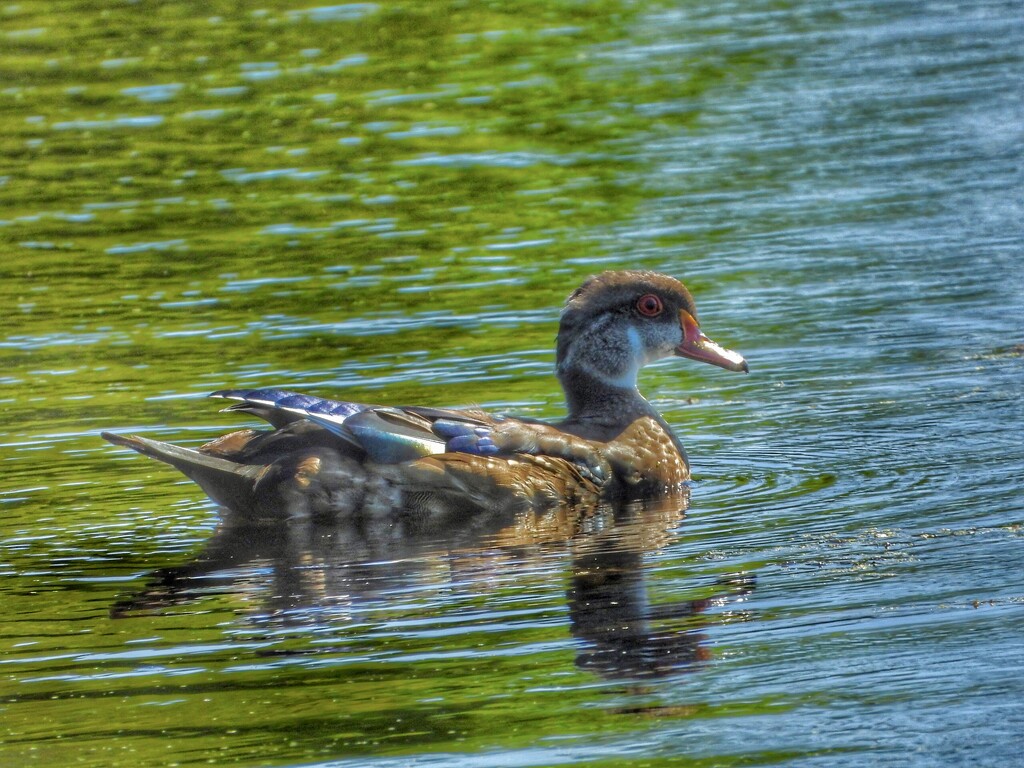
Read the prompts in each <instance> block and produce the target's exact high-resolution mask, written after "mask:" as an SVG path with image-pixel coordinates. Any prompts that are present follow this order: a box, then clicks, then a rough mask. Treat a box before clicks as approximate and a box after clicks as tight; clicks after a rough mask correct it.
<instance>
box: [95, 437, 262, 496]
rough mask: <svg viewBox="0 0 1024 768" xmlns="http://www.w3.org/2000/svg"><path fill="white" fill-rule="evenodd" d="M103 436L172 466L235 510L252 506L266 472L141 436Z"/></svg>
mask: <svg viewBox="0 0 1024 768" xmlns="http://www.w3.org/2000/svg"><path fill="white" fill-rule="evenodd" d="M100 437H102V438H103V439H104V440H107V441H108V442H111V443H113V444H114V445H121V446H124V447H126V448H131V449H132V450H133V451H138V452H139V453H141V454H142V455H144V456H149V457H150V458H153V459H156V460H158V461H162V462H164V463H165V464H170V465H171V466H172V467H174V468H175V469H177V470H179V471H180V472H182V473H184V474H185V476H186V477H188V478H189V479H191V480H192V481H193V482H195V483H196V485H198V486H199V487H200V488H202V489H203V491H205V492H206V495H207V496H209V497H210V498H211V499H213V500H214V501H216V502H217V503H218V504H221V505H223V506H225V507H229V508H231V509H244V508H246V507H248V506H249V505H251V504H252V502H253V494H254V491H255V487H256V482H257V481H258V480H259V477H260V475H261V473H262V472H263V471H264V470H265V467H263V466H260V465H254V464H239V463H238V462H234V461H229V460H228V459H222V458H219V457H217V456H210V455H208V454H205V453H202V452H201V451H196V450H193V449H191V448H182V447H181V446H179V445H171V444H170V443H162V442H160V441H159V440H150V439H149V438H146V437H139V436H138V435H119V434H115V433H113V432H101V433H100Z"/></svg>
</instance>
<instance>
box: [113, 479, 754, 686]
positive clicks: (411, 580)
mask: <svg viewBox="0 0 1024 768" xmlns="http://www.w3.org/2000/svg"><path fill="white" fill-rule="evenodd" d="M688 502H689V493H688V491H686V490H684V492H682V493H679V494H677V495H674V496H672V497H670V498H666V499H660V500H657V501H647V502H632V503H628V504H626V503H622V504H618V505H603V506H600V507H596V508H581V507H574V508H560V509H556V510H551V511H550V512H548V513H546V514H543V515H537V514H532V513H531V514H529V515H519V516H518V517H517V518H515V519H514V520H506V521H504V522H505V524H504V525H503V526H501V527H496V529H492V530H490V531H475V532H472V533H467V532H465V531H458V532H453V533H452V534H451V535H449V536H447V537H445V538H443V539H438V538H436V537H434V538H430V539H419V540H416V539H410V540H405V541H401V542H396V541H390V540H386V539H384V538H382V537H379V536H377V535H375V534H374V533H364V532H362V531H359V530H355V529H352V528H345V527H344V526H338V525H332V526H326V525H322V526H315V525H289V524H287V523H276V524H266V525H254V524H252V523H249V522H243V521H240V520H237V519H236V518H235V517H233V516H225V518H224V519H223V522H222V525H221V526H220V527H219V529H218V530H217V531H216V532H215V534H214V535H213V537H212V538H211V539H210V540H209V541H208V542H207V544H206V545H205V546H204V548H203V549H202V550H201V551H200V552H199V553H198V554H197V555H196V556H195V557H194V558H193V559H191V560H190V561H188V562H186V563H183V564H182V565H179V566H176V567H172V568H163V569H159V570H156V571H153V572H152V573H151V574H150V575H149V578H148V583H147V584H146V586H145V587H144V588H143V589H142V590H141V591H139V592H137V593H135V594H132V595H130V596H129V597H127V598H125V599H123V600H121V601H119V602H118V603H116V604H115V605H114V606H113V607H112V609H111V615H112V616H113V617H114V618H129V617H132V616H139V615H142V614H148V613H152V612H164V611H167V610H168V609H170V608H173V607H176V606H177V607H181V606H187V605H189V604H191V603H195V602H197V601H199V600H201V599H202V598H204V597H210V596H212V595H218V594H232V593H234V594H246V595H252V594H254V593H255V594H258V598H257V599H256V601H255V602H256V605H257V607H256V610H255V612H254V613H255V614H256V616H255V617H254V618H257V619H258V620H259V621H260V623H270V624H273V625H277V626H281V627H291V628H297V629H300V630H301V629H302V628H303V627H310V628H317V627H322V626H323V625H324V624H326V623H329V622H338V621H342V622H348V621H351V619H352V616H353V614H354V613H357V612H365V611H366V610H367V609H373V608H380V607H386V606H387V605H388V603H389V601H391V602H396V601H398V602H400V601H403V600H407V599H408V595H409V593H410V591H416V590H418V589H422V588H423V587H424V586H425V585H428V586H430V585H432V586H433V587H435V588H437V589H439V590H440V591H445V590H452V589H455V590H457V591H466V590H467V588H468V590H469V591H472V592H473V593H480V592H484V591H488V590H493V589H495V588H496V585H497V584H498V583H500V582H501V580H502V579H503V578H505V577H507V576H508V575H509V574H516V573H522V572H524V571H525V570H527V569H529V570H532V571H533V572H537V571H538V569H540V570H543V571H547V572H549V576H550V578H548V579H547V581H548V582H549V583H550V581H551V579H556V580H557V579H559V578H561V577H562V576H563V574H562V573H561V572H562V571H563V570H564V569H565V567H566V564H568V574H567V577H568V578H567V583H568V588H567V590H566V594H565V600H566V603H567V606H568V618H569V629H570V631H571V633H572V635H573V637H574V638H575V639H576V641H577V642H578V644H579V651H578V653H577V656H576V664H577V666H578V667H580V668H581V669H585V670H589V671H593V672H596V673H598V674H600V675H601V676H603V677H606V678H623V679H625V678H631V679H635V678H649V677H658V676H663V675H666V674H669V673H672V672H677V671H681V670H687V669H689V668H691V667H693V665H694V664H696V663H697V662H700V661H703V660H706V659H707V658H708V654H707V651H706V649H705V648H704V645H703V642H704V640H705V638H704V635H703V634H702V632H701V630H702V629H703V628H704V627H706V626H707V624H708V621H709V619H708V618H707V617H706V616H703V615H702V614H703V612H704V611H705V610H706V609H707V608H708V607H710V606H712V605H716V604H722V603H724V602H726V601H728V600H730V599H735V598H738V597H741V596H743V595H745V594H747V593H748V592H749V591H750V590H751V589H752V588H753V585H754V580H753V577H752V576H749V575H746V574H737V575H730V576H727V577H725V578H722V579H719V580H718V581H717V582H715V583H713V584H703V585H693V589H692V590H688V592H689V594H688V595H687V596H686V597H683V598H678V599H676V598H673V599H668V600H665V599H661V600H657V601H654V600H652V599H651V598H650V595H649V592H650V585H649V583H648V581H649V574H648V560H649V559H651V558H652V555H653V554H654V553H656V552H658V551H659V550H661V549H663V548H664V547H666V546H667V545H669V544H671V543H672V542H673V541H674V540H675V538H676V533H675V532H676V529H677V528H678V526H679V524H680V522H681V521H682V518H683V514H684V512H685V510H686V508H687V505H688ZM553 569H554V570H555V572H554V573H550V572H551V571H552V570H553ZM695 594H699V595H700V596H699V597H694V596H693V595H695ZM185 610H188V609H187V608H186V609H185ZM500 613H501V612H500V611H495V612H494V613H493V614H492V615H491V616H490V620H491V621H494V622H497V621H500V620H502V617H501V615H500ZM485 620H486V617H485ZM293 652H295V651H288V652H287V653H293ZM303 652H306V651H303ZM271 653H277V651H271Z"/></svg>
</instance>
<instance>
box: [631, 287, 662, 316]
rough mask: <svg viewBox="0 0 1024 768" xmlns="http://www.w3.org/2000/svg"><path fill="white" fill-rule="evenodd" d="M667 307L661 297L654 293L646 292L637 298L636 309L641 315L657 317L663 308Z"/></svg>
mask: <svg viewBox="0 0 1024 768" xmlns="http://www.w3.org/2000/svg"><path fill="white" fill-rule="evenodd" d="M664 308H665V307H664V305H663V304H662V303H661V298H660V297H659V296H655V295H654V294H653V293H645V294H644V295H643V296H641V297H640V298H639V299H637V300H636V310H637V312H639V313H640V314H641V315H646V316H647V317H657V316H658V315H660V314H661V310H663V309H664Z"/></svg>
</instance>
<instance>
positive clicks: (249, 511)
mask: <svg viewBox="0 0 1024 768" xmlns="http://www.w3.org/2000/svg"><path fill="white" fill-rule="evenodd" d="M672 356H676V357H688V358H691V359H694V360H699V361H702V362H705V363H710V364H712V365H716V366H719V367H722V368H725V369H727V370H730V371H744V372H746V371H747V363H746V361H745V360H744V359H743V358H742V357H741V356H740V355H738V354H737V353H735V352H732V351H730V350H727V349H723V348H722V347H720V346H719V345H717V344H716V343H714V342H713V341H711V339H709V338H708V337H707V336H705V335H704V333H703V332H702V331H701V330H700V326H699V324H698V322H697V311H696V308H695V307H694V302H693V298H692V297H691V295H690V293H689V291H687V289H686V287H685V286H684V285H683V284H682V283H681V282H679V281H678V280H676V279H674V278H672V277H668V276H666V275H662V274H658V273H656V272H646V271H609V272H604V273H601V274H599V275H596V276H593V277H590V278H588V279H587V280H586V281H585V282H584V283H583V285H581V286H580V287H579V288H577V289H576V290H575V291H574V292H573V293H572V295H571V296H569V299H568V300H567V302H566V304H565V307H564V309H563V310H562V314H561V322H560V325H559V329H558V337H557V354H556V360H557V374H558V378H559V381H560V382H561V384H562V388H563V389H564V391H565V396H566V401H567V405H568V411H569V413H568V416H567V417H566V418H565V419H564V420H563V421H561V422H557V423H544V422H540V421H536V420H532V419H526V418H516V417H512V416H498V415H491V414H488V413H485V412H483V411H480V410H477V409H472V408H471V409H465V410H448V409H440V408H425V407H385V406H375V405H365V404H361V403H350V402H342V401H335V400H325V399H322V398H319V397H313V396H311V395H303V394H297V393H294V392H288V391H284V390H279V389H232V390H222V391H219V392H215V393H213V394H212V395H211V397H215V398H220V399H224V400H229V401H233V403H232V404H231V405H229V406H228V407H227V408H226V409H225V410H226V411H232V412H242V413H246V414H250V415H252V416H257V417H259V418H261V419H263V420H265V421H267V422H268V423H269V424H270V425H271V427H272V429H270V430H256V429H243V430H240V431H237V432H232V433H230V434H227V435H224V436H223V437H220V438H218V439H216V440H213V441H212V442H210V443H207V444H206V445H203V446H202V447H200V448H199V449H197V450H193V449H190V448H183V447H179V446H175V445H170V444H168V443H162V442H158V441H155V440H150V439H148V438H144V437H138V436H134V435H122V434H114V433H108V432H105V433H103V437H104V438H105V439H106V440H108V441H110V442H112V443H115V444H117V445H121V446H126V447H128V448H132V449H134V450H136V451H138V452H139V453H142V454H145V455H147V456H151V457H153V458H155V459H159V460H160V461H164V462H166V463H168V464H171V465H172V466H174V467H176V468H177V469H179V470H180V471H182V472H184V473H185V475H187V476H188V477H189V478H191V479H192V480H194V481H195V482H196V483H198V484H199V486H200V487H201V488H202V489H203V490H204V491H205V492H206V493H207V495H209V496H210V498H212V499H213V500H214V501H216V502H217V503H219V504H220V505H222V506H224V507H227V508H228V509H229V510H234V511H235V512H238V513H240V514H242V515H244V516H246V517H248V518H257V519H258V518H269V519H279V520H280V519H306V518H319V519H329V520H339V519H342V518H347V519H359V520H365V521H378V522H379V521H385V520H386V521H390V523H389V524H391V523H399V524H401V525H405V526H409V527H410V529H416V530H425V529H433V530H443V529H444V527H445V526H451V525H453V524H455V523H460V524H461V523H465V524H469V523H471V521H472V520H473V519H474V518H477V517H481V516H487V515H494V514H505V513H509V512H515V511H517V510H529V509H534V510H540V509H550V508H552V507H555V506H558V505H563V504H569V505H576V504H594V503H597V502H599V501H602V500H608V499H622V498H637V497H643V496H653V495H659V494H663V493H666V492H668V491H671V490H674V489H677V488H678V487H679V486H680V485H681V484H682V483H683V482H685V481H686V480H687V479H688V478H689V474H690V470H689V463H688V460H687V457H686V453H685V451H684V450H683V447H682V445H681V444H680V442H679V440H678V439H677V438H676V436H675V435H674V434H673V433H672V430H671V429H670V428H669V426H668V424H667V423H666V422H665V420H664V419H663V418H662V417H661V416H660V415H659V414H658V413H657V412H656V411H655V410H654V408H652V407H651V405H650V403H648V402H647V401H646V400H645V399H644V398H643V396H642V395H641V394H640V392H639V390H638V389H637V374H638V372H639V371H640V369H641V368H642V367H643V366H644V365H645V364H647V363H650V362H652V361H654V360H658V359H661V358H665V357H672Z"/></svg>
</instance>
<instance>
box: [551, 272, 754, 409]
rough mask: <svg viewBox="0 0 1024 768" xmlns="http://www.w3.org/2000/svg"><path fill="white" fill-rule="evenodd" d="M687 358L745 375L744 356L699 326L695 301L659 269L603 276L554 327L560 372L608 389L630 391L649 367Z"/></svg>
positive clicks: (573, 300)
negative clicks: (667, 358) (557, 325)
mask: <svg viewBox="0 0 1024 768" xmlns="http://www.w3.org/2000/svg"><path fill="white" fill-rule="evenodd" d="M673 356H675V357H688V358H691V359H693V360H700V361H702V362H705V363H711V364H712V365H717V366H719V367H721V368H725V369H727V370H730V371H743V372H744V373H745V372H747V370H748V368H747V362H746V360H744V359H743V357H742V356H740V355H739V354H737V353H736V352H733V351H731V350H728V349H725V348H723V347H720V346H719V345H718V344H716V343H715V342H713V341H712V340H711V339H709V338H708V337H707V336H705V335H704V333H703V332H702V331H701V329H700V324H699V323H698V322H697V309H696V307H695V306H694V302H693V297H692V296H691V295H690V292H689V291H688V290H686V286H684V285H683V284H682V283H681V282H679V281H678V280H676V279H675V278H673V277H669V276H667V275H662V274H659V273H657V272H640V271H623V272H602V273H601V274H599V275H595V276H593V277H590V278H588V279H587V280H586V282H584V283H583V285H581V286H580V287H579V288H577V289H576V290H575V291H574V292H573V294H572V295H571V296H570V297H569V299H568V301H567V302H566V304H565V308H564V309H563V310H562V318H561V323H560V325H559V328H558V352H557V358H558V374H559V377H560V378H561V379H562V381H563V383H565V382H566V379H567V377H569V376H571V375H573V374H577V375H578V374H582V375H584V376H586V377H589V378H592V379H596V381H597V382H600V383H602V384H605V385H607V386H610V387H613V388H623V389H629V388H633V387H635V386H636V376H637V373H638V372H639V370H640V368H642V367H643V366H644V365H646V364H647V363H650V362H653V361H654V360H659V359H661V358H664V357H673Z"/></svg>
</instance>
